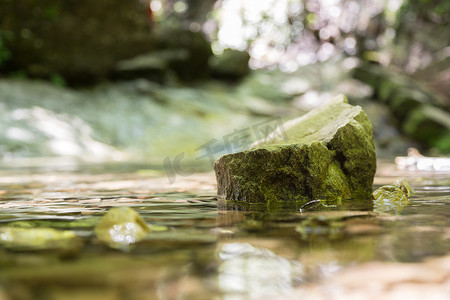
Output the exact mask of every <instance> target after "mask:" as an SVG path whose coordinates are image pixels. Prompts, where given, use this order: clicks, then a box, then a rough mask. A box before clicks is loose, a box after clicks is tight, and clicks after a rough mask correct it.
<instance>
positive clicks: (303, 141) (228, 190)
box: [214, 95, 376, 207]
mask: <svg viewBox="0 0 450 300" xmlns="http://www.w3.org/2000/svg"><path fill="white" fill-rule="evenodd" d="M284 125H285V130H284V132H283V133H284V134H280V133H281V131H280V130H278V131H277V132H278V133H279V134H278V135H277V134H272V135H269V136H268V137H267V138H266V139H264V140H261V141H259V142H258V143H256V144H255V145H254V147H253V148H251V149H249V150H246V151H243V152H238V153H234V154H228V155H224V156H222V157H220V158H219V159H218V160H217V161H216V163H215V167H214V168H215V171H216V178H217V189H218V196H219V198H223V199H226V200H238V201H245V202H250V203H264V204H267V205H268V206H269V207H272V206H273V205H276V206H279V205H280V204H281V205H282V206H289V207H292V206H293V205H295V206H299V205H303V204H305V203H306V202H307V201H310V200H313V199H328V200H344V199H364V200H368V201H370V195H371V191H372V183H373V177H374V174H375V170H376V156H375V147H374V144H373V137H372V125H371V123H370V121H369V119H368V117H367V115H366V113H365V112H364V111H363V110H362V108H361V107H359V106H352V105H350V104H348V103H347V99H346V97H345V96H342V95H341V96H338V97H336V98H334V99H332V100H330V101H329V102H327V103H326V104H325V105H324V106H322V107H320V108H318V109H315V110H313V111H310V112H309V113H307V114H306V115H304V116H302V117H300V118H297V119H294V120H291V121H289V122H287V123H285V124H284ZM278 129H280V128H278Z"/></svg>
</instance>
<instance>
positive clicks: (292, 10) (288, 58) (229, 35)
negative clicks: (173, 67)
mask: <svg viewBox="0 0 450 300" xmlns="http://www.w3.org/2000/svg"><path fill="white" fill-rule="evenodd" d="M385 2H386V1H372V0H365V1H346V0H327V1H315V0H307V1H289V0H282V1H274V0H262V1H256V0H255V1H239V0H224V1H223V2H222V4H221V6H220V7H219V8H218V11H217V14H218V17H217V18H218V20H219V21H218V29H217V37H216V40H215V41H214V42H213V44H212V49H213V51H214V53H217V54H220V53H221V51H223V49H225V48H228V47H229V48H232V49H239V50H248V51H249V53H250V55H251V60H250V66H251V67H252V68H255V69H257V68H264V67H273V66H278V67H279V68H280V69H281V70H283V71H288V72H293V71H295V70H297V69H298V67H299V66H303V65H308V64H312V63H315V62H322V61H326V60H329V59H330V58H332V57H334V56H335V55H341V54H342V53H345V54H347V55H355V54H356V53H357V50H358V49H357V48H358V47H359V45H357V38H358V32H362V31H364V30H366V29H367V28H368V26H369V21H370V20H371V18H372V17H374V16H376V15H378V14H380V13H382V12H383V10H384V7H385V5H386V3H385ZM397 2H399V1H397ZM400 4H401V1H400ZM392 7H393V8H392V9H397V10H398V4H396V5H393V6H392ZM213 40H214V39H213ZM377 42H378V41H375V40H374V41H373V43H374V45H372V46H370V45H366V46H368V47H369V48H374V47H375V46H376V43H377Z"/></svg>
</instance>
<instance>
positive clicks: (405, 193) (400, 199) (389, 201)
mask: <svg viewBox="0 0 450 300" xmlns="http://www.w3.org/2000/svg"><path fill="white" fill-rule="evenodd" d="M412 194H414V190H413V189H412V187H411V186H410V185H409V183H408V181H406V179H403V180H399V181H396V182H395V183H394V184H388V185H383V186H382V187H380V188H378V189H376V190H375V191H373V193H372V198H373V203H374V211H375V212H377V213H399V212H400V211H401V210H402V209H403V207H405V206H406V205H408V204H409V199H408V197H410V196H411V195H412Z"/></svg>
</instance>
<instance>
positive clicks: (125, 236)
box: [95, 207, 151, 250]
mask: <svg viewBox="0 0 450 300" xmlns="http://www.w3.org/2000/svg"><path fill="white" fill-rule="evenodd" d="M150 231H151V229H150V227H149V226H148V225H147V223H145V221H144V220H143V219H142V217H141V216H140V215H139V214H138V213H137V212H136V211H135V210H133V209H132V208H130V207H116V208H112V209H110V210H109V211H108V212H107V213H106V215H104V216H103V218H102V219H101V220H100V222H99V223H98V224H97V226H96V227H95V234H96V235H97V238H98V239H99V240H101V241H102V242H104V243H106V244H108V245H109V246H110V247H112V248H115V249H120V250H129V249H130V247H131V246H132V245H133V244H135V243H136V242H139V241H141V240H142V239H144V238H145V237H146V236H147V235H148V233H149V232H150Z"/></svg>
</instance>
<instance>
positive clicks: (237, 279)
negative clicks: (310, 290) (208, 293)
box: [218, 243, 303, 299]
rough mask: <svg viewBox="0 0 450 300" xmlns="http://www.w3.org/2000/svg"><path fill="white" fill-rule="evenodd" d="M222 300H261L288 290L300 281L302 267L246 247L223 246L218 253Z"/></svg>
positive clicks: (242, 245) (240, 244)
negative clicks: (244, 299) (243, 299)
mask: <svg viewBox="0 0 450 300" xmlns="http://www.w3.org/2000/svg"><path fill="white" fill-rule="evenodd" d="M219 258H220V259H221V263H220V267H219V269H218V281H219V288H220V290H221V291H222V292H223V293H224V294H225V295H226V296H225V297H224V299H242V298H246V299H261V298H262V297H267V296H270V295H272V296H276V295H277V294H279V293H280V292H286V291H289V290H291V289H292V288H293V287H294V286H295V285H297V284H298V283H300V282H301V281H302V274H303V266H302V265H301V264H300V263H299V262H295V261H290V260H288V259H286V258H283V257H281V256H277V255H276V254H274V253H273V252H272V251H270V250H268V249H264V248H255V247H253V246H251V245H250V244H248V243H226V244H224V245H223V246H222V248H221V249H220V252H219Z"/></svg>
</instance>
